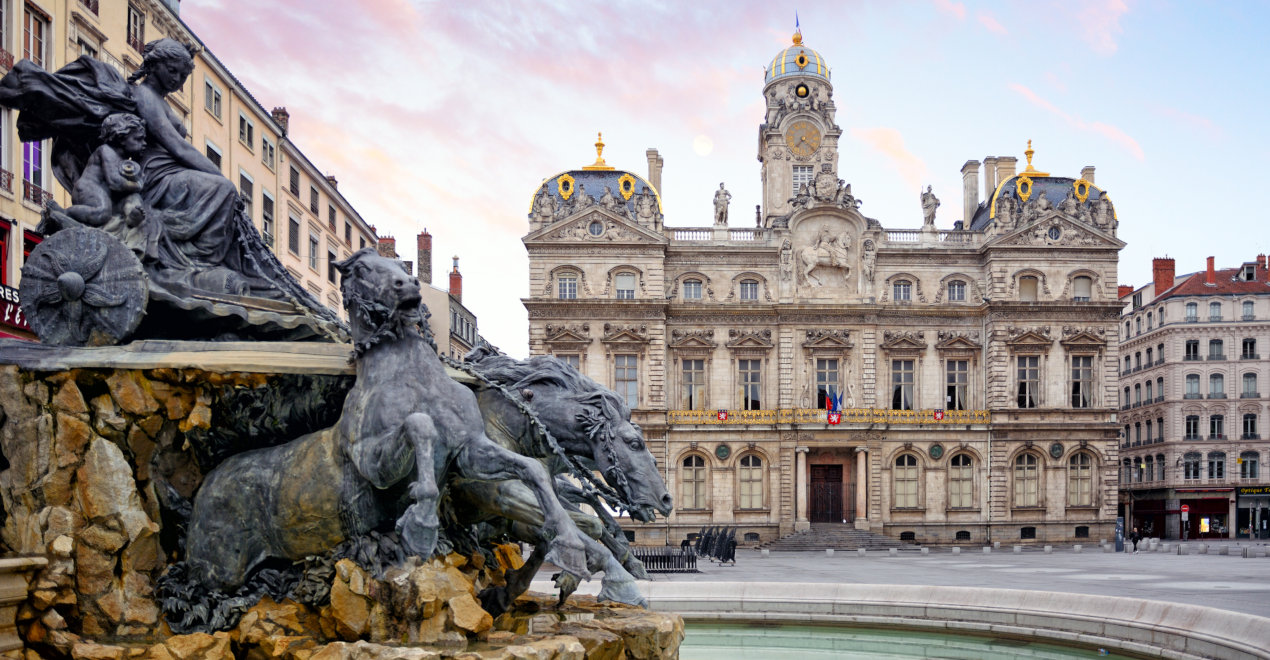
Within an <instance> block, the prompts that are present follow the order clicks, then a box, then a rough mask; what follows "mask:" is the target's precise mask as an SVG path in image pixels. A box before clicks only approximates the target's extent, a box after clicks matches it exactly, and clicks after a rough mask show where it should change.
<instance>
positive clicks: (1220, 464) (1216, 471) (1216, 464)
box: [1208, 451, 1226, 479]
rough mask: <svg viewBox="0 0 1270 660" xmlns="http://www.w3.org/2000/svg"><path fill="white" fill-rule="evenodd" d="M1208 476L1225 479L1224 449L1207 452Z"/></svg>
mask: <svg viewBox="0 0 1270 660" xmlns="http://www.w3.org/2000/svg"><path fill="white" fill-rule="evenodd" d="M1208 478H1209V479H1225V478H1226V452H1224V451H1210V452H1208Z"/></svg>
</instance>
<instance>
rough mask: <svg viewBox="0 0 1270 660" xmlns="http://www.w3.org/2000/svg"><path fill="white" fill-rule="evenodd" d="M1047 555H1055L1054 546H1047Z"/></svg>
mask: <svg viewBox="0 0 1270 660" xmlns="http://www.w3.org/2000/svg"><path fill="white" fill-rule="evenodd" d="M1045 554H1047V555H1052V554H1054V546H1052V545H1047V546H1045Z"/></svg>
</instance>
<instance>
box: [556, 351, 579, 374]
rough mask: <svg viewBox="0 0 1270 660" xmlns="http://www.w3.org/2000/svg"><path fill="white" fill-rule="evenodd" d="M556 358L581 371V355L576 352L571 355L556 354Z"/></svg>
mask: <svg viewBox="0 0 1270 660" xmlns="http://www.w3.org/2000/svg"><path fill="white" fill-rule="evenodd" d="M556 359H557V360H561V361H563V362H564V363H566V364H568V365H569V366H571V367H573V368H574V369H577V370H579V371H581V369H582V356H581V355H578V354H576V353H574V354H571V355H557V356H556Z"/></svg>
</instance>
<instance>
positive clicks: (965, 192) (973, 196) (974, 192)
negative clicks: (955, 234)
mask: <svg viewBox="0 0 1270 660" xmlns="http://www.w3.org/2000/svg"><path fill="white" fill-rule="evenodd" d="M961 203H962V216H961V218H962V220H963V221H964V222H965V224H966V225H969V224H970V221H971V219H973V218H974V217H975V211H977V210H979V161H977V160H968V161H966V164H965V165H962V166H961Z"/></svg>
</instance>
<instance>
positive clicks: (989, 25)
mask: <svg viewBox="0 0 1270 660" xmlns="http://www.w3.org/2000/svg"><path fill="white" fill-rule="evenodd" d="M976 18H978V19H979V24H980V25H982V26H983V27H984V29H986V30H987V31H988V32H992V33H994V34H1009V33H1010V31H1009V30H1007V29H1005V26H1004V25H1002V24H1001V23H1000V22H999V21H998V20H997V19H996V18H993V16H992V14H989V13H988V12H986V11H981V12H979V14H978V15H977V16H976Z"/></svg>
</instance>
